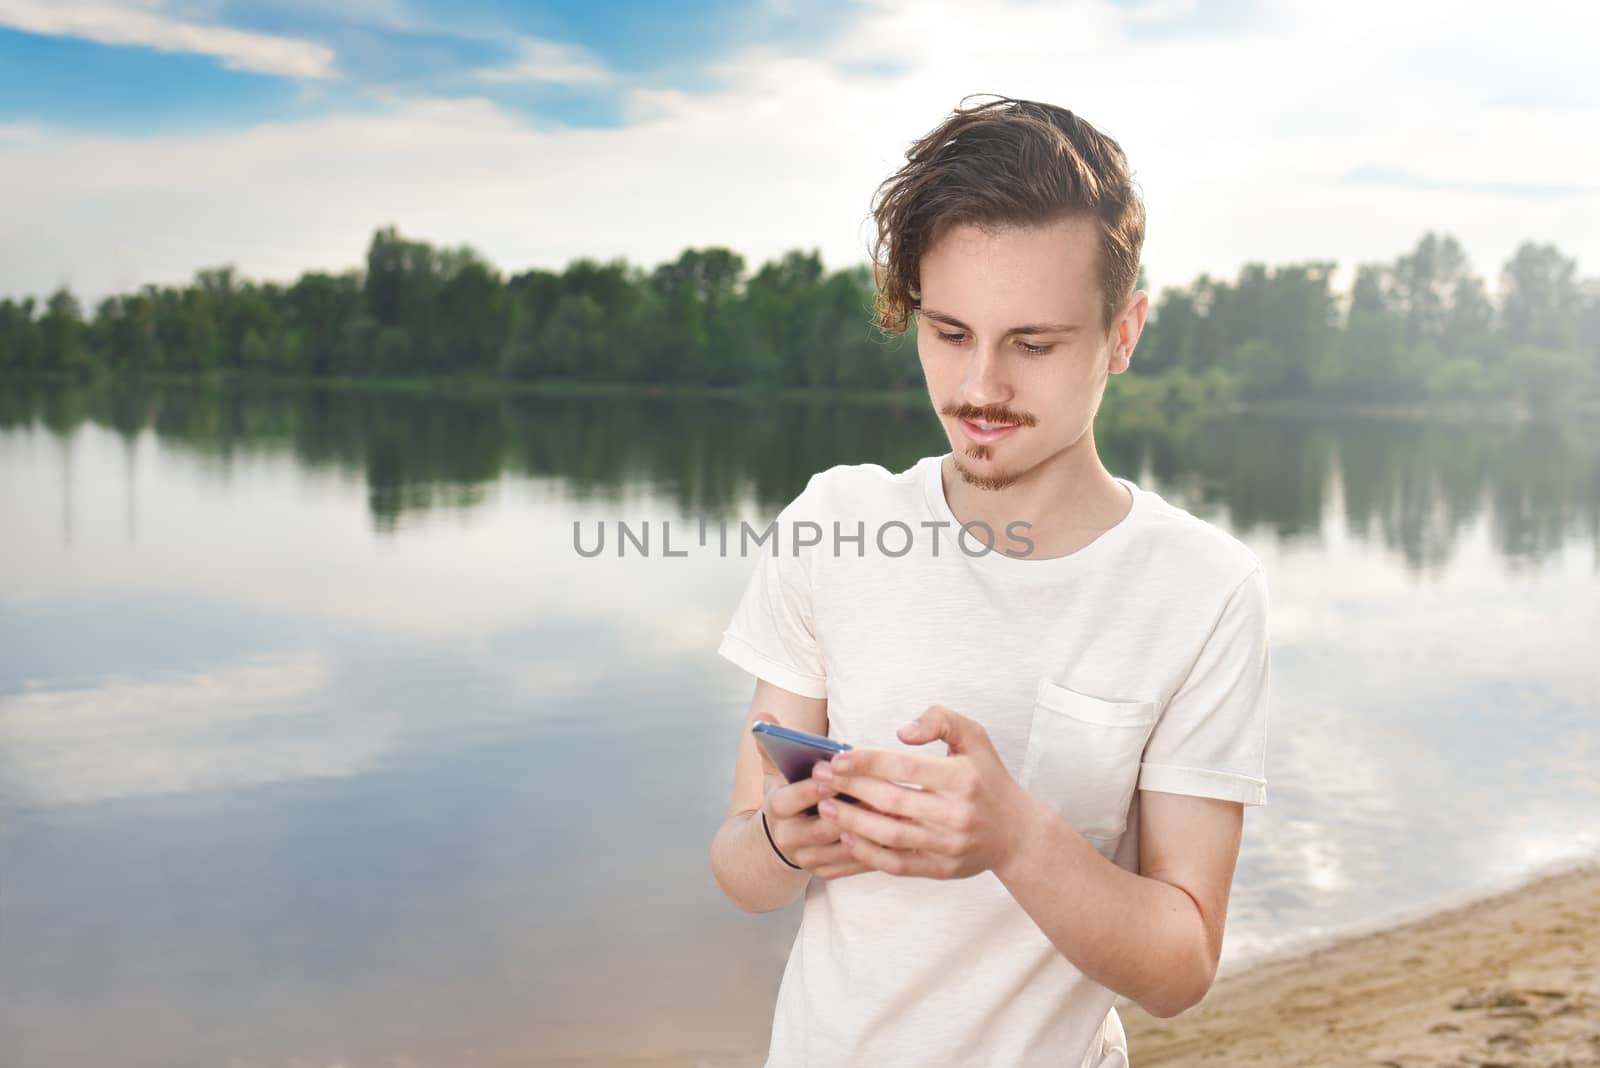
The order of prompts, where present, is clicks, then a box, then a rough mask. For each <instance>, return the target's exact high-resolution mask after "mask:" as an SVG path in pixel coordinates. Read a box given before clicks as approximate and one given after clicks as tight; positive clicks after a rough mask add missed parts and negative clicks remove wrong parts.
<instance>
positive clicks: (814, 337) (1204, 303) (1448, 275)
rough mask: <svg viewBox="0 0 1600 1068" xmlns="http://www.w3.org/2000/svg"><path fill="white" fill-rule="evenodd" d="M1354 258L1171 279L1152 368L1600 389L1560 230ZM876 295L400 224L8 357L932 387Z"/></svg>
mask: <svg viewBox="0 0 1600 1068" xmlns="http://www.w3.org/2000/svg"><path fill="white" fill-rule="evenodd" d="M1334 268H1335V264H1334V263H1333V262H1332V261H1310V262H1304V263H1298V264H1291V265H1287V266H1280V267H1269V266H1267V265H1264V264H1249V265H1247V266H1245V267H1244V268H1243V269H1241V270H1240V272H1239V273H1238V276H1237V277H1236V278H1234V279H1231V280H1228V279H1219V278H1212V277H1210V276H1209V275H1202V276H1200V277H1199V278H1197V279H1196V280H1194V281H1193V282H1191V283H1190V284H1188V285H1180V286H1172V287H1167V288H1164V289H1163V290H1162V291H1161V293H1160V294H1159V296H1158V298H1157V299H1156V301H1155V307H1154V309H1153V313H1152V315H1151V318H1150V322H1149V324H1148V325H1147V327H1146V331H1145V335H1144V337H1143V339H1142V340H1141V342H1140V344H1139V346H1138V349H1137V350H1136V352H1135V364H1134V369H1135V371H1136V372H1138V373H1139V375H1140V376H1141V377H1143V376H1154V377H1156V378H1157V379H1159V380H1161V381H1163V382H1165V383H1166V384H1167V386H1168V388H1169V392H1171V393H1172V394H1173V395H1182V394H1187V393H1191V392H1194V391H1197V390H1203V391H1206V392H1207V394H1208V395H1209V394H1213V393H1214V394H1225V395H1230V396H1237V397H1240V398H1242V399H1245V400H1271V399H1278V398H1301V397H1316V398H1319V399H1329V400H1337V401H1348V402H1355V403H1373V402H1381V403H1405V402H1411V401H1418V400H1428V399H1438V398H1444V399H1461V400H1471V401H1493V400H1498V399H1509V400H1514V401H1518V402H1521V403H1524V404H1526V405H1528V406H1529V407H1530V408H1533V409H1539V410H1545V409H1552V408H1560V407H1562V406H1564V405H1569V404H1573V403H1578V404H1584V403H1590V402H1593V403H1600V279H1593V278H1590V279H1580V278H1579V275H1578V265H1577V263H1576V261H1575V260H1573V259H1571V258H1569V257H1567V256H1565V255H1564V254H1562V253H1561V251H1560V250H1559V249H1557V248H1556V247H1555V246H1554V245H1549V244H1543V245H1541V244H1536V243H1532V242H1528V243H1524V244H1523V245H1522V246H1520V247H1519V248H1518V249H1517V250H1516V252H1515V253H1514V254H1513V255H1512V257H1511V258H1510V260H1508V261H1507V262H1506V264H1505V265H1504V267H1503V268H1502V270H1501V272H1500V276H1499V279H1498V281H1499V285H1498V287H1497V291H1496V292H1495V293H1494V294H1493V295H1491V292H1490V289H1489V286H1488V285H1487V283H1486V282H1485V280H1484V279H1483V278H1481V277H1479V276H1478V275H1476V274H1474V273H1473V271H1472V270H1471V267H1470V265H1469V263H1468V261H1467V257H1466V255H1465V253H1464V252H1463V250H1462V248H1461V246H1460V244H1459V242H1457V241H1456V240H1455V239H1454V238H1453V237H1450V236H1448V235H1439V234H1434V233H1431V232H1430V233H1427V234H1425V235H1424V236H1423V237H1422V238H1421V240H1420V241H1419V242H1418V243H1417V245H1416V247H1415V248H1414V249H1412V250H1411V251H1409V252H1407V253H1404V254H1402V255H1401V256H1399V257H1397V258H1396V259H1395V260H1394V261H1393V262H1392V263H1371V264H1363V265H1361V266H1359V267H1358V269H1357V271H1356V273H1355V276H1354V279H1353V282H1352V284H1351V286H1350V287H1349V290H1348V292H1336V291H1335V290H1334V288H1333V273H1334ZM872 298H873V287H872V274H871V269H870V267H869V266H867V265H866V264H859V265H856V266H853V267H850V268H846V269H843V270H838V271H833V272H828V271H826V270H824V268H823V264H822V260H821V257H820V255H819V253H818V252H817V251H815V250H813V251H810V252H803V251H798V250H795V251H790V252H788V253H786V254H784V255H783V256H782V257H781V258H780V259H777V260H774V261H771V262H768V263H766V264H764V265H762V266H761V268H760V269H759V270H757V271H756V272H755V273H754V274H753V275H751V274H748V273H747V269H746V264H745V260H744V258H743V257H742V256H740V255H739V254H738V253H735V252H733V251H731V250H729V249H726V248H720V247H711V248H704V249H690V250H687V251H685V252H684V253H683V254H682V255H680V256H679V257H678V259H677V260H676V261H673V262H671V263H663V264H661V265H659V266H657V267H655V268H654V269H653V270H650V271H646V270H644V269H643V268H640V267H636V266H633V265H631V264H629V263H628V262H627V261H626V260H623V259H617V260H612V261H610V262H606V263H601V262H598V261H596V260H593V259H587V258H586V259H580V260H576V261H574V262H572V263H571V264H569V265H568V266H567V267H566V269H565V270H562V271H560V272H554V271H547V270H528V271H523V272H521V273H518V274H513V275H510V276H509V277H506V276H503V275H502V274H501V272H500V271H499V270H497V269H496V268H495V267H493V266H492V265H490V264H489V263H488V262H487V261H485V260H484V259H483V258H482V257H481V256H479V255H478V254H477V253H476V252H474V251H473V250H472V249H470V248H467V247H460V248H436V247H434V246H432V245H429V244H427V243H426V242H422V241H415V240H410V239H407V238H405V237H403V236H401V235H400V234H399V233H398V232H397V231H396V229H395V228H394V227H385V228H382V229H380V230H378V231H377V232H376V233H375V234H374V235H373V237H372V240H371V243H370V244H369V246H368V249H367V256H366V262H365V264H364V265H363V266H362V267H360V268H356V269H352V270H348V271H345V272H342V273H338V274H333V273H327V272H322V271H312V272H307V273H306V274H304V275H302V276H301V277H300V278H299V279H298V280H296V281H295V282H293V283H292V284H287V285H285V284H279V283H275V282H257V281H251V280H247V279H243V278H241V277H240V276H239V275H238V274H237V272H236V270H235V269H234V268H233V267H231V266H224V267H212V268H206V269H204V270H201V271H199V272H198V273H197V274H196V275H195V278H194V281H193V283H192V284H190V285H186V286H158V285H146V286H144V287H143V288H141V289H139V290H138V291H137V292H133V293H125V294H119V295H113V296H109V297H106V298H105V299H103V300H101V301H100V302H99V303H98V304H97V305H96V306H95V307H94V309H93V312H92V314H89V313H86V312H85V310H84V308H83V306H82V304H81V303H80V301H79V300H78V299H77V298H76V297H75V296H74V295H73V294H72V293H71V291H70V290H68V289H67V288H61V289H59V290H57V291H56V292H55V293H54V294H52V295H51V296H49V297H48V298H46V299H45V300H44V301H43V302H42V303H41V302H40V301H38V300H37V299H36V298H33V297H28V298H23V299H11V298H7V299H4V300H0V372H6V371H9V372H13V373H25V374H26V373H32V372H58V373H59V372H66V373H71V374H76V375H80V376H83V377H92V376H95V375H99V374H104V373H108V372H109V373H116V374H139V373H142V372H179V373H203V372H212V371H219V370H226V371H238V372H259V373H264V374H271V375H287V376H296V377H310V378H326V377H339V378H369V377H370V378H393V377H408V378H409V377H421V378H426V377H433V376H443V375H450V376H455V375H472V376H487V377H502V378H506V379H511V380H541V381H545V380H569V381H583V382H596V383H642V384H654V385H669V386H670V385H705V386H734V385H754V386H771V387H782V386H803V387H832V388H873V389H898V388H908V387H920V386H921V382H922V379H921V373H920V369H919V367H918V365H917V361H916V356H915V339H914V337H912V336H911V335H910V334H907V335H905V336H888V335H884V334H882V333H880V332H879V331H878V330H877V329H876V327H875V326H874V325H873V323H872V316H871V305H872Z"/></svg>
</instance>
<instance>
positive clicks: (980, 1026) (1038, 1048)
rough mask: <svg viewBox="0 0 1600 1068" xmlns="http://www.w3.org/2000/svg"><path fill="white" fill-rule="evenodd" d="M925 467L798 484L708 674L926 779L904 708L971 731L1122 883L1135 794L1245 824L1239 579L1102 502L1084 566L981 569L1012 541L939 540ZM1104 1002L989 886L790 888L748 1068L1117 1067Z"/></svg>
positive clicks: (1257, 670) (1071, 559)
mask: <svg viewBox="0 0 1600 1068" xmlns="http://www.w3.org/2000/svg"><path fill="white" fill-rule="evenodd" d="M945 455H946V456H947V455H949V454H948V453H946V454H945ZM943 460H944V456H929V457H925V458H923V459H922V460H920V461H918V462H917V463H916V464H915V465H913V466H912V467H911V468H909V469H907V470H905V471H901V472H899V473H894V474H891V473H890V472H889V471H888V470H886V469H885V468H883V467H881V466H879V465H877V464H856V465H839V466H836V467H833V468H830V469H829V470H827V471H823V472H821V473H819V474H817V475H814V476H812V478H811V480H810V482H809V483H808V484H807V485H806V488H805V490H804V491H803V492H802V493H801V494H800V495H799V496H798V497H796V498H795V499H794V500H793V501H792V502H790V504H789V505H788V506H787V507H785V508H784V509H783V511H782V512H781V513H780V514H779V516H778V518H777V520H776V525H775V528H774V530H773V536H769V538H768V539H767V542H766V543H765V544H763V545H762V546H760V547H759V548H757V547H755V546H754V545H753V544H751V545H750V546H748V547H747V550H746V551H748V552H749V554H750V555H753V556H759V559H758V561H757V563H756V566H755V570H754V573H753V575H752V576H751V578H750V581H749V583H748V585H747V586H746V588H745V591H744V595H743V599H742V600H741V601H740V603H739V605H738V607H737V609H736V610H735V612H734V615H733V618H732V620H731V622H730V624H729V626H728V629H727V630H726V631H725V632H724V634H723V640H722V643H721V645H720V647H719V649H718V652H719V653H720V654H721V655H722V656H724V657H726V658H727V659H728V660H731V661H732V662H733V663H735V664H737V665H739V666H740V667H742V668H744V669H745V670H747V671H749V672H751V673H752V674H754V675H757V676H759V677H760V678H763V679H766V680H767V681H769V682H771V683H773V684H775V685H777V686H780V687H782V688H783V689H786V690H790V691H793V692H794V693H798V694H803V695H805V696H809V697H826V698H827V699H828V735H829V737H831V738H835V739H838V740H840V741H844V742H848V743H850V744H851V745H852V746H854V747H856V748H876V749H903V750H910V751H913V752H920V753H928V754H932V755H939V756H942V755H944V754H945V753H946V748H945V746H944V745H943V744H941V743H938V742H935V743H933V744H931V745H924V746H908V745H906V744H905V743H903V742H901V741H900V740H899V739H898V738H897V737H896V736H895V732H896V731H897V730H898V729H899V728H900V727H901V726H903V725H905V724H907V723H909V722H911V721H912V720H913V719H915V718H916V717H917V716H918V715H920V714H921V713H922V712H923V711H924V710H925V709H926V708H927V706H928V705H930V704H942V705H945V706H947V707H949V708H951V709H952V710H954V711H956V712H959V713H961V714H962V715H965V716H969V717H971V718H973V719H975V720H977V721H978V722H980V723H982V724H983V725H984V727H985V729H986V730H987V731H988V733H989V737H990V738H991V739H992V740H993V742H994V745H995V748H996V750H997V751H998V752H999V755H1000V758H1001V760H1002V761H1003V762H1004V764H1005V766H1006V768H1007V769H1008V770H1009V771H1010V772H1011V773H1012V775H1013V776H1015V777H1016V779H1017V781H1018V782H1019V783H1020V784H1021V785H1022V786H1023V787H1024V788H1025V789H1027V790H1028V791H1029V792H1030V793H1032V794H1034V795H1036V796H1038V797H1040V798H1042V799H1043V800H1045V801H1046V802H1048V803H1049V804H1050V805H1051V806H1052V807H1053V808H1054V810H1055V811H1056V812H1057V813H1059V814H1060V815H1061V816H1062V817H1063V818H1064V819H1065V820H1066V821H1067V822H1068V823H1070V824H1071V825H1072V826H1073V827H1075V828H1076V829H1077V830H1078V831H1079V832H1080V833H1082V834H1083V835H1084V836H1085V838H1086V839H1087V840H1088V841H1089V842H1090V844H1092V845H1093V846H1094V847H1095V848H1096V849H1098V850H1099V851H1100V852H1101V853H1102V854H1103V855H1104V856H1106V857H1108V858H1110V859H1111V860H1112V861H1113V862H1114V863H1116V864H1118V865H1120V866H1121V867H1123V868H1125V869H1127V870H1129V871H1134V872H1137V871H1138V869H1139V858H1138V844H1139V833H1138V818H1139V795H1138V793H1137V790H1136V787H1137V788H1138V789H1144V790H1161V791H1165V792H1169V793H1179V794H1196V795H1199V796H1203V797H1217V798H1226V799H1230V800H1234V801H1241V802H1243V803H1245V804H1247V805H1261V804H1265V803H1266V779H1265V748H1266V725H1267V721H1266V715H1267V714H1266V683H1267V637H1266V634H1267V626H1266V585H1265V581H1264V579H1263V576H1262V571H1261V566H1260V562H1259V561H1258V560H1257V559H1256V557H1255V556H1254V554H1253V553H1251V552H1250V550H1249V549H1248V548H1246V547H1245V546H1244V545H1243V544H1241V543H1240V542H1239V541H1238V540H1236V539H1235V538H1233V537H1232V536H1230V535H1228V534H1226V533H1224V532H1223V531H1221V530H1218V529H1217V528H1216V527H1214V526H1211V525H1210V524H1208V523H1206V522H1204V521H1202V520H1200V519H1197V518H1195V517H1194V516H1192V515H1190V514H1189V513H1188V512H1186V511H1183V510H1182V509H1180V508H1177V507H1176V506H1174V505H1172V504H1169V503H1168V502H1166V501H1165V500H1163V499H1162V498H1161V497H1160V496H1158V495H1157V494H1155V493H1152V492H1150V491H1148V490H1143V489H1140V488H1139V487H1137V486H1135V485H1134V484H1133V483H1131V482H1128V481H1126V480H1119V481H1122V484H1123V485H1124V486H1126V487H1127V488H1128V490H1129V491H1130V493H1131V494H1132V496H1133V505H1132V509H1131V510H1130V512H1129V513H1128V515H1127V516H1126V517H1125V518H1124V519H1123V520H1122V521H1121V522H1120V523H1118V524H1117V525H1116V526H1114V527H1112V528H1111V529H1110V530H1108V531H1106V532H1105V533H1103V534H1101V535H1100V536H1099V537H1098V538H1096V539H1095V540H1094V541H1092V542H1090V543H1089V544H1088V545H1087V546H1085V547H1083V548H1082V549H1079V550H1078V551H1076V552H1074V553H1071V554H1069V555H1067V556H1061V557H1056V558H1054V559H1029V558H1023V557H1021V556H1016V555H1006V553H1007V551H1009V552H1012V553H1017V552H1021V551H1023V549H1024V546H1023V545H1022V544H1021V542H1020V541H1019V540H1017V533H1018V532H1017V531H1014V530H1013V531H1007V530H1004V529H1002V530H997V531H994V532H993V535H992V537H991V535H989V534H986V533H985V532H984V531H983V530H982V529H980V528H977V527H974V528H971V529H970V530H969V531H968V532H967V533H962V532H961V529H960V525H959V523H958V522H957V521H956V519H955V516H954V515H953V514H952V513H951V511H950V508H949V505H948V502H947V501H946V498H945V494H944V487H943V482H942V479H941V475H940V466H941V464H942V462H943ZM806 523H811V524H815V528H812V527H808V526H806ZM940 523H942V524H944V525H943V526H928V525H924V524H940ZM835 524H837V526H835ZM836 531H837V535H838V540H837V542H836V534H835V532H836ZM733 533H734V534H735V535H737V532H733ZM819 534H820V540H818V537H819ZM857 534H860V535H861V537H860V538H859V539H858V538H856V535H857ZM1020 536H1021V537H1026V536H1027V533H1026V531H1025V530H1022V531H1021V532H1020ZM804 541H815V542H817V543H816V544H813V545H810V546H808V547H805V548H800V549H798V555H796V552H797V549H796V547H797V545H799V544H800V543H801V542H804ZM730 543H731V544H738V542H737V540H736V538H731V539H730ZM990 544H992V545H993V546H994V548H993V549H992V550H988V551H986V546H987V545H990ZM836 548H837V551H836ZM774 549H776V550H777V552H776V555H774ZM1115 1000H1116V994H1115V993H1114V992H1113V991H1111V990H1109V989H1108V988H1106V987H1104V986H1101V985H1100V984H1098V983H1095V982H1093V981H1091V980H1090V979H1088V978H1087V977H1086V976H1085V975H1084V974H1083V973H1082V972H1080V971H1079V970H1078V969H1077V968H1075V967H1074V966H1073V965H1072V964H1071V962H1069V961H1068V960H1067V958H1066V957H1064V956H1063V955H1062V954H1061V952H1060V951H1059V950H1057V949H1056V948H1055V946H1054V945H1053V944H1052V943H1051V942H1050V941H1049V939H1048V938H1046V937H1045V935H1044V933H1043V932H1042V931H1041V930H1040V929H1039V928H1038V926H1037V925H1036V924H1035V923H1034V922H1033V919H1032V918H1031V917H1030V916H1029V915H1028V914H1027V913H1026V912H1025V911H1024V910H1023V909H1022V907H1021V906H1020V905H1019V904H1017V902H1016V900H1015V899H1014V898H1012V897H1011V895H1010V894H1009V893H1008V892H1007V891H1006V889H1005V887H1004V886H1002V885H1001V883H1000V881H999V879H997V878H996V877H995V875H994V873H993V872H983V873H981V874H979V875H976V876H973V877H971V878H968V879H954V880H947V879H926V878H914V877H905V876H896V875H889V874H886V873H882V872H866V873H863V874H860V875H852V876H849V877H847V878H844V879H838V880H833V881H827V880H821V879H812V880H811V882H810V883H809V884H807V887H806V891H805V905H804V912H803V915H802V918H801V923H800V930H799V932H798V933H797V935H796V937H795V942H794V946H793V949H792V950H791V952H790V955H789V961H788V965H787V967H786V968H785V970H784V973H783V979H782V982H781V984H780V986H779V990H778V1000H777V1005H776V1008H775V1011H774V1014H773V1023H772V1037H771V1046H770V1050H769V1053H768V1059H767V1062H766V1066H767V1068H801V1066H806V1068H849V1066H864V1068H868V1066H870V1068H897V1066H902V1065H904V1066H908V1068H909V1066H915V1068H932V1066H938V1065H951V1066H957V1065H959V1066H961V1068H979V1066H1002V1065H1004V1066H1008V1068H1011V1066H1035V1065H1039V1066H1049V1068H1123V1066H1126V1065H1127V1063H1128V1061H1127V1056H1128V1054H1127V1040H1126V1037H1125V1035H1124V1033H1123V1030H1122V1024H1121V1021H1120V1020H1119V1019H1118V1018H1117V1014H1116V1011H1115V1009H1114V1008H1113V1004H1114V1002H1115Z"/></svg>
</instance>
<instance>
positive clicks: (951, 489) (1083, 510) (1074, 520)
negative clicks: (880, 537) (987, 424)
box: [940, 432, 1133, 560]
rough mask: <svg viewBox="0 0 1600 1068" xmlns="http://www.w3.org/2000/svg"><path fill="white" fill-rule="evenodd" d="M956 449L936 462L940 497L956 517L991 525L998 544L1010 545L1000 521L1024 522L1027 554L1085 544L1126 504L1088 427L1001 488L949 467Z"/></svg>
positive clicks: (1119, 516) (1039, 556) (1056, 552)
mask: <svg viewBox="0 0 1600 1068" xmlns="http://www.w3.org/2000/svg"><path fill="white" fill-rule="evenodd" d="M957 458H959V454H957V455H956V456H952V457H950V458H947V459H946V460H945V461H944V462H943V464H942V465H941V467H940V477H941V478H942V480H943V483H944V494H945V500H946V501H947V502H948V503H949V505H950V511H951V512H952V513H954V515H955V517H956V520H957V521H958V522H961V523H976V522H982V523H986V524H988V526H989V529H991V530H993V531H994V537H995V542H996V544H997V545H999V546H1003V547H1004V546H1009V547H1011V548H1012V549H1013V551H1015V546H1016V541H1015V539H1014V538H1013V537H1012V536H1011V535H1010V534H1008V533H1007V530H1006V525H1007V524H1009V523H1014V522H1018V521H1021V522H1025V523H1028V524H1030V525H1029V526H1027V527H1022V528H1018V533H1019V534H1020V535H1021V536H1022V537H1025V538H1028V539H1030V540H1031V541H1032V542H1033V550H1032V552H1030V553H1029V554H1028V556H1029V558H1030V559H1036V560H1048V559H1051V558H1052V557H1057V556H1066V555H1068V554H1069V553H1073V552H1076V551H1077V550H1079V549H1081V548H1083V547H1084V546H1085V545H1088V544H1089V543H1090V542H1092V541H1094V540H1095V538H1097V537H1099V536H1100V535H1101V534H1103V533H1105V532H1106V531H1107V530H1110V529H1111V528H1112V527H1114V526H1116V525H1117V524H1118V523H1120V522H1121V521H1122V520H1123V519H1124V518H1125V517H1126V516H1127V514H1128V511H1129V509H1130V508H1131V507H1132V503H1133V502H1132V498H1131V497H1130V496H1129V494H1128V491H1127V489H1126V488H1125V487H1124V486H1123V485H1122V483H1120V482H1118V481H1117V480H1116V479H1115V478H1114V477H1112V475H1111V473H1110V472H1109V471H1107V470H1106V468H1105V465H1104V464H1102V463H1101V462H1100V456H1099V454H1098V452H1096V450H1095V447H1094V436H1093V433H1092V432H1089V433H1085V434H1084V436H1083V437H1082V438H1080V439H1079V440H1078V441H1077V442H1075V443H1074V444H1073V445H1071V446H1069V447H1068V448H1066V449H1063V450H1061V451H1060V452H1058V453H1056V454H1055V455H1054V456H1051V457H1049V458H1048V459H1046V460H1044V461H1043V462H1042V463H1040V464H1038V465H1037V466H1035V467H1034V468H1032V469H1031V470H1029V471H1027V472H1025V473H1024V474H1023V475H1022V477H1020V478H1018V479H1017V480H1016V481H1015V482H1013V483H1011V484H1010V485H1009V486H1006V487H1005V488H1004V489H998V490H992V489H983V488H980V487H978V486H974V485H972V484H971V483H969V482H967V481H966V480H965V479H964V478H963V477H962V476H961V474H960V472H959V471H957V470H956V468H955V467H954V461H955V460H956V459H957Z"/></svg>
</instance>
